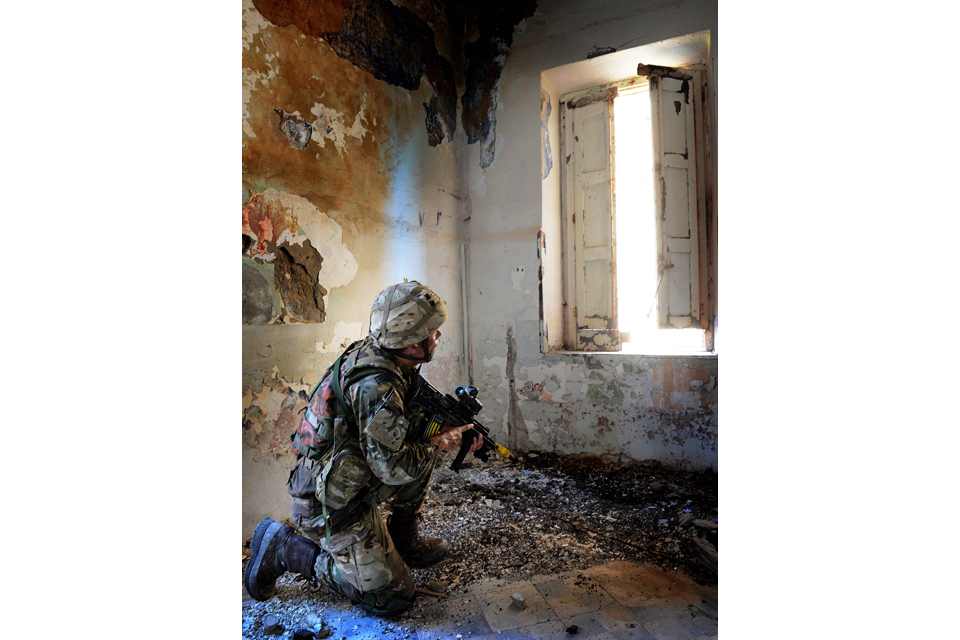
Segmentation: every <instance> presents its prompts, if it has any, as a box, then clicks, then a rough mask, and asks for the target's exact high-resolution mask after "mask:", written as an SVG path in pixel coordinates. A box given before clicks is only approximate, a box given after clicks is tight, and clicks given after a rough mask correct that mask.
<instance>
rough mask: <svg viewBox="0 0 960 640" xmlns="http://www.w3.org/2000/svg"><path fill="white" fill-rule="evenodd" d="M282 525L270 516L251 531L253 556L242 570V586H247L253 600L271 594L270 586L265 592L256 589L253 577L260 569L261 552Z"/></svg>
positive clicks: (262, 599)
mask: <svg viewBox="0 0 960 640" xmlns="http://www.w3.org/2000/svg"><path fill="white" fill-rule="evenodd" d="M283 527H284V524H283V523H282V522H277V521H276V520H273V519H271V518H264V519H263V520H261V521H260V524H258V525H257V528H256V529H255V530H254V531H253V539H252V540H251V541H250V550H251V551H252V552H253V557H252V558H250V561H249V562H248V563H247V568H246V569H244V570H243V586H244V587H246V588H247V593H249V594H250V597H251V598H253V599H254V600H259V601H261V602H263V601H264V600H267V599H269V598H270V596H271V595H273V588H272V586H271V588H269V589H267V590H266V592H262V591H260V590H259V589H257V588H256V580H255V579H254V578H255V577H256V575H257V572H258V571H260V563H261V562H263V554H265V553H266V551H267V547H269V546H270V541H271V540H273V536H275V535H276V534H277V532H278V531H280V530H281V529H283Z"/></svg>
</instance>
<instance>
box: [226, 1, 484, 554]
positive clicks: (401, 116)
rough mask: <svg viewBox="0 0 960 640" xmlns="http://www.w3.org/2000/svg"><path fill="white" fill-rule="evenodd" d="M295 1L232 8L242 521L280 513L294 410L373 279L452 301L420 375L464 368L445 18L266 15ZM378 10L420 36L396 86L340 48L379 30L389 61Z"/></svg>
mask: <svg viewBox="0 0 960 640" xmlns="http://www.w3.org/2000/svg"><path fill="white" fill-rule="evenodd" d="M388 5H389V6H388ZM258 6H259V7H262V8H263V10H264V12H267V13H269V15H265V14H264V13H262V12H261V11H260V10H258ZM297 6H298V5H296V4H295V3H289V2H282V3H274V5H271V4H270V3H268V2H261V1H260V0H255V1H254V0H244V2H243V6H242V11H243V35H242V44H243V53H242V64H243V67H242V82H243V94H242V97H243V111H242V119H241V130H242V156H241V157H242V196H243V197H242V202H241V217H242V233H241V239H242V243H241V282H242V304H241V321H242V324H243V334H242V335H243V355H242V366H243V371H242V390H241V393H242V398H243V403H242V405H243V406H242V414H241V415H242V418H241V422H242V442H243V447H242V452H243V495H244V500H243V528H244V533H245V535H249V534H250V532H251V531H252V529H253V527H254V526H255V525H256V523H257V522H258V521H259V520H260V519H261V518H263V517H264V516H270V517H274V518H277V519H283V518H285V517H288V516H289V498H288V496H287V495H286V491H285V488H284V483H285V481H286V478H287V472H288V468H289V464H290V462H291V460H292V458H291V456H290V453H289V446H290V440H289V434H290V433H291V432H292V431H293V429H294V427H295V423H296V420H297V414H298V411H299V410H300V409H301V408H302V407H303V406H304V405H305V404H306V398H307V395H306V394H307V393H308V392H309V390H310V389H311V388H312V386H313V384H315V383H316V382H317V380H319V378H320V376H321V375H322V373H323V371H324V370H325V369H326V367H327V366H329V365H330V364H331V363H332V362H333V360H334V359H335V358H336V356H337V355H338V354H339V353H340V352H341V351H342V349H343V348H344V347H345V346H346V345H348V344H349V343H351V342H353V341H354V340H357V339H360V338H362V337H363V336H364V335H365V334H366V332H367V328H368V326H367V325H368V322H369V313H370V305H371V304H372V302H373V300H374V298H375V297H376V295H377V293H378V292H379V291H380V290H382V289H383V288H384V287H386V286H388V285H390V284H393V283H395V282H399V281H402V280H403V279H404V278H408V279H417V280H420V281H422V282H424V283H427V284H428V285H430V286H431V287H432V288H434V289H435V290H436V291H437V292H438V293H440V295H441V296H442V297H443V298H444V299H445V300H447V301H448V308H449V309H450V312H451V314H450V319H449V321H448V323H447V324H446V325H445V327H444V336H445V339H444V341H443V344H441V347H440V349H439V350H438V352H437V356H436V358H435V360H434V362H432V363H430V365H428V367H427V368H425V371H424V374H425V376H426V377H427V378H428V379H429V380H430V381H431V383H433V384H434V385H435V386H437V387H438V388H450V389H452V388H453V387H455V386H456V385H457V384H461V383H462V381H463V380H464V379H465V378H466V372H465V366H464V354H463V350H462V344H463V338H462V322H463V318H462V314H461V313H460V310H459V305H458V304H457V302H458V301H459V300H460V299H461V291H460V282H461V280H460V272H461V264H460V249H459V242H460V239H461V236H462V232H463V230H462V228H461V224H462V223H461V220H462V218H464V217H466V215H465V214H464V209H465V207H468V205H469V199H468V198H466V197H465V196H464V195H462V191H463V185H462V182H463V181H462V174H463V163H462V160H461V158H462V157H463V153H462V147H463V145H465V144H466V139H465V135H464V134H463V132H462V131H460V132H457V131H456V130H455V127H454V124H455V122H454V121H452V120H451V119H450V118H449V117H448V116H450V115H451V113H452V114H453V116H454V117H455V114H456V89H455V85H453V83H454V81H455V74H454V73H453V72H452V71H451V69H452V67H451V68H450V69H445V68H444V66H443V62H442V61H441V60H440V59H439V57H438V54H439V52H445V53H446V54H447V55H449V54H450V52H451V51H454V50H455V49H456V46H459V40H458V39H456V38H454V37H453V36H452V35H451V34H450V33H448V32H447V31H446V28H445V27H443V28H441V27H440V26H437V25H439V24H441V23H442V22H443V20H445V18H442V17H441V16H440V15H439V14H438V13H437V11H436V10H435V9H434V8H433V5H432V4H431V3H424V2H406V3H397V4H391V3H389V2H379V3H366V4H364V3H352V2H351V3H347V2H325V3H324V2H321V3H309V6H310V7H313V8H316V9H320V10H319V11H314V12H309V11H308V12H303V11H300V12H299V13H298V16H299V18H304V19H307V20H308V22H307V23H304V24H302V25H300V26H303V30H301V28H300V26H298V25H296V24H290V23H287V22H284V20H281V19H279V18H278V17H277V14H276V13H270V12H276V11H279V10H280V9H283V8H284V7H285V8H287V9H291V8H292V9H296V8H297ZM306 6H307V5H306V4H305V5H303V7H306ZM303 7H301V8H303ZM351 11H352V13H351ZM378 16H379V17H378ZM398 16H399V17H398ZM299 18H298V19H299ZM414 18H415V19H414ZM384 20H387V21H389V20H393V21H394V22H393V23H391V24H393V25H394V26H395V27H396V28H398V29H401V32H400V35H406V36H409V37H411V38H419V39H420V40H423V42H420V43H419V44H417V46H416V47H415V49H416V51H419V52H420V54H419V55H420V59H419V62H418V61H417V60H412V61H407V62H409V64H410V65H412V66H410V67H409V69H408V70H409V72H410V74H413V75H416V74H418V73H423V74H424V77H426V78H427V79H428V81H427V82H420V79H421V78H420V76H417V77H416V80H417V83H413V82H412V81H411V82H406V81H405V83H406V86H401V83H399V82H390V81H388V79H385V78H384V77H383V73H381V71H382V70H381V71H378V70H377V69H374V68H370V67H369V66H365V65H363V64H361V65H358V64H355V62H354V61H352V60H347V59H344V57H342V54H344V52H345V51H347V52H350V51H352V52H354V53H350V54H349V55H354V56H356V55H360V54H356V51H357V50H358V49H357V48H358V47H359V48H362V47H363V46H366V45H367V44H370V43H371V42H375V43H377V46H378V47H381V49H379V51H381V52H386V49H383V47H387V46H388V45H390V46H392V49H391V51H390V55H389V56H387V55H386V53H384V56H385V57H384V60H387V59H389V60H394V61H395V60H397V56H396V55H395V53H396V51H397V50H398V49H399V47H398V42H399V40H398V41H395V42H393V43H392V44H391V38H379V39H377V38H372V36H375V35H378V34H376V33H373V32H372V31H371V33H370V34H366V31H365V30H375V29H376V28H379V26H378V25H380V24H381V23H383V21H384ZM310 21H313V22H310ZM314 32H317V33H323V34H330V33H334V32H336V33H338V34H340V35H339V37H338V38H336V37H330V38H329V40H328V39H325V38H318V37H314V36H312V35H309V34H310V33H314ZM368 35H369V36H371V38H372V39H371V38H368ZM379 35H383V34H379ZM394 35H395V36H396V35H397V34H394ZM428 36H429V38H428ZM397 37H399V36H397ZM427 40H430V42H432V43H433V45H432V46H433V48H431V46H430V44H429V43H428V42H427ZM455 44H456V46H454V45H455ZM368 53H370V55H373V54H374V53H376V52H375V51H374V50H373V49H370V50H369V51H368ZM377 55H379V54H377ZM431 56H433V58H431V59H430V60H427V58H430V57H431ZM418 65H419V66H418ZM394 71H396V72H397V73H400V70H396V69H395V70H394ZM384 73H387V72H384ZM389 73H393V71H389ZM411 77H412V76H411ZM431 78H433V79H431ZM444 78H446V79H444ZM408 79H409V78H408ZM448 86H453V87H454V88H453V89H452V91H451V92H450V96H451V98H450V99H444V98H443V95H444V94H443V92H444V91H447V90H448ZM435 99H436V100H435ZM425 104H426V105H431V106H430V109H429V110H428V109H425V107H424V105H425ZM445 105H446V106H445ZM451 105H452V107H451ZM451 108H452V112H451V111H450V109H451ZM445 110H446V111H445ZM428 111H430V112H432V113H433V114H434V115H433V116H431V118H430V119H431V121H432V124H431V127H432V129H431V131H430V132H428V130H427V129H426V128H425V126H424V124H425V114H427V112H428ZM445 194H452V196H453V197H451V195H445ZM441 196H443V197H441ZM424 219H429V220H430V221H432V222H433V224H423V222H422V221H423V220H424Z"/></svg>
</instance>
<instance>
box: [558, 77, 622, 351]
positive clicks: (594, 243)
mask: <svg viewBox="0 0 960 640" xmlns="http://www.w3.org/2000/svg"><path fill="white" fill-rule="evenodd" d="M615 96H616V89H613V90H611V91H608V92H607V93H606V95H603V96H596V97H591V99H586V100H582V101H576V102H569V103H567V105H566V106H567V109H568V112H567V116H568V117H569V118H572V125H573V126H572V128H571V129H569V130H568V132H567V134H568V136H570V137H572V140H568V142H569V146H568V147H567V149H572V150H573V154H572V156H573V157H572V162H573V163H574V167H573V172H572V173H573V181H572V182H573V193H572V194H571V195H572V201H573V207H572V216H573V219H572V221H571V222H572V228H573V234H572V235H573V238H572V242H571V243H570V244H572V249H573V251H574V252H575V255H576V259H575V275H574V280H575V282H576V310H575V313H574V314H573V315H574V316H575V321H576V331H575V341H576V345H575V348H576V349H579V350H582V351H619V350H620V332H619V330H618V326H617V283H616V241H615V237H616V236H615V230H614V215H613V212H614V209H613V206H614V203H613V169H612V166H611V151H612V139H613V137H612V121H611V118H610V115H611V105H612V100H613V98H614V97H615ZM598 98H599V99H598ZM578 103H579V104H578Z"/></svg>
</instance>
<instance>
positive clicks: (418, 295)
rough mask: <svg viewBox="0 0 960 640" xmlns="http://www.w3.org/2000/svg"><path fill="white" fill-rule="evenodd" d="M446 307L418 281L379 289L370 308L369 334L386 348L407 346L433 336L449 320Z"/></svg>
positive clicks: (438, 297)
mask: <svg viewBox="0 0 960 640" xmlns="http://www.w3.org/2000/svg"><path fill="white" fill-rule="evenodd" d="M447 315H448V314H447V307H446V305H444V304H443V300H441V299H440V296H438V295H437V294H436V293H434V292H433V290H431V289H430V288H429V287H425V286H424V285H422V284H420V283H419V282H417V281H416V280H412V281H410V282H401V283H399V284H395V285H391V286H389V287H387V288H386V289H384V290H383V291H381V292H380V295H378V296H377V299H376V300H374V302H373V309H371V311H370V336H371V337H372V338H373V339H374V341H375V342H376V343H377V345H378V346H380V347H383V348H385V349H404V348H406V347H411V346H413V345H415V344H417V343H419V342H422V341H423V340H424V339H425V338H428V337H430V335H432V334H433V332H434V331H436V330H437V329H439V328H440V325H442V324H443V323H444V322H446V320H447Z"/></svg>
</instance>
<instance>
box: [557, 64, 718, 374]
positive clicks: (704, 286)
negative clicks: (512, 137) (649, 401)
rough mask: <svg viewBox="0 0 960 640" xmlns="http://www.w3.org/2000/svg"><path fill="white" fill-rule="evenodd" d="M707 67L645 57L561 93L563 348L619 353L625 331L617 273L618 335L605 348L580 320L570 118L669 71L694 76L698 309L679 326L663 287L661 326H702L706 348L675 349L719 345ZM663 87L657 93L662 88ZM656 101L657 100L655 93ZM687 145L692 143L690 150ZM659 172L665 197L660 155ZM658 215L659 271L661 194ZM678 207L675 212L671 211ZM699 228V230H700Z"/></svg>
mask: <svg viewBox="0 0 960 640" xmlns="http://www.w3.org/2000/svg"><path fill="white" fill-rule="evenodd" d="M706 76H707V74H706V69H705V68H704V67H703V65H693V66H690V67H685V68H668V67H660V66H655V65H645V64H642V63H641V64H639V65H638V68H637V75H636V76H633V77H630V78H626V79H622V80H619V81H615V82H608V83H604V84H600V85H596V86H592V87H588V88H585V89H580V90H576V91H571V92H568V93H566V94H563V95H561V96H560V97H559V99H558V101H559V107H560V108H559V113H558V116H559V121H560V123H559V129H560V136H559V138H560V140H559V142H560V158H561V159H564V162H563V164H562V167H563V171H562V172H561V175H560V208H561V212H560V214H561V225H560V231H561V245H562V248H561V252H562V256H561V280H562V282H561V285H560V288H561V296H562V301H563V302H562V304H563V314H562V316H563V339H562V347H561V349H560V350H561V351H564V352H598V353H618V352H620V351H621V349H622V344H621V340H620V337H619V331H620V330H619V320H618V318H617V315H618V309H617V303H616V298H615V296H616V288H617V287H616V279H615V278H614V279H613V284H612V291H611V294H612V295H613V304H612V308H613V310H612V311H613V314H612V318H611V319H612V326H611V327H610V328H611V329H612V330H613V332H614V333H615V334H616V337H615V339H613V340H610V341H609V344H608V348H603V347H602V346H598V345H597V344H589V343H586V342H584V340H583V339H582V335H581V334H582V329H583V328H584V327H582V326H581V324H580V323H578V318H577V313H578V308H579V307H580V305H581V304H582V302H581V301H582V295H583V294H582V292H580V293H579V295H578V289H580V287H579V285H578V280H577V277H576V275H577V267H576V265H577V260H576V255H577V243H576V241H575V238H576V233H577V231H578V227H577V222H576V217H575V211H574V202H575V200H576V196H575V193H574V192H575V187H574V185H575V183H576V179H577V177H576V169H575V167H576V166H577V163H576V161H572V160H571V158H573V157H574V154H575V149H574V148H573V146H574V144H575V142H574V134H573V131H572V127H571V125H570V120H571V118H572V116H573V113H571V112H572V110H573V109H574V108H582V107H585V106H588V105H590V104H592V103H596V102H601V101H606V102H608V104H609V105H610V106H612V103H613V99H614V98H615V97H616V96H617V95H618V93H619V91H621V90H623V89H626V88H631V87H636V86H643V85H651V91H652V89H653V85H654V84H657V85H659V83H660V82H661V81H662V79H663V78H679V79H682V80H686V81H688V82H690V85H691V86H690V87H689V94H690V96H691V97H692V101H691V105H690V109H691V110H692V116H693V117H692V120H693V129H694V131H693V133H692V135H693V147H694V148H693V150H692V151H693V156H694V158H693V162H692V163H691V164H690V167H691V169H692V171H693V172H694V173H693V177H691V178H689V179H690V180H693V182H691V183H689V184H688V192H687V198H688V204H689V206H690V207H692V209H691V214H690V215H691V218H690V219H689V222H690V229H689V234H690V237H689V242H691V243H693V245H692V246H693V249H694V253H695V254H696V256H695V257H696V264H695V267H694V268H693V272H694V273H693V275H692V277H690V278H689V279H688V281H689V282H691V283H693V286H695V291H692V292H691V304H694V305H695V306H696V309H694V308H691V309H690V321H689V322H688V323H687V324H686V325H683V323H678V322H677V321H676V320H674V321H673V323H672V324H673V326H670V325H671V321H670V319H669V318H666V317H665V313H666V310H665V307H666V306H667V305H666V304H664V294H663V293H661V292H660V289H659V288H658V305H657V306H658V308H659V309H660V312H659V313H660V315H661V318H660V330H661V331H673V330H678V331H682V330H684V329H683V326H686V327H689V328H697V329H701V330H703V332H704V333H703V337H704V340H703V345H702V350H697V351H690V352H687V351H686V350H679V349H678V350H677V351H676V353H681V352H682V353H683V354H684V355H707V354H710V353H713V352H715V350H714V347H715V344H714V331H713V325H714V317H713V315H714V314H713V304H712V301H711V296H710V294H711V287H710V284H711V281H712V279H711V262H712V258H711V253H712V252H711V250H710V249H711V238H710V237H709V235H708V234H709V231H708V227H709V225H708V220H707V216H708V212H707V193H708V192H709V191H710V188H711V185H709V184H708V180H707V175H708V173H711V172H710V171H709V170H708V167H707V164H708V162H709V159H708V157H707V140H706V137H707V132H708V131H709V126H708V110H707V105H706V104H705V102H706V101H705V99H704V97H705V95H706V89H707V87H706ZM658 95H659V94H658ZM652 102H656V100H652ZM654 113H656V112H655V111H652V115H651V119H652V120H654V121H655V122H656V124H655V126H654V127H653V129H654V131H653V140H654V149H655V158H657V157H658V156H659V153H660V149H661V146H660V144H659V139H660V135H661V131H660V129H661V125H662V121H660V120H657V119H656V116H655V115H653V114H654ZM608 117H609V120H608V122H609V126H608V135H609V140H608V145H609V158H608V164H609V167H610V179H609V184H610V195H609V197H610V207H611V210H610V216H611V218H612V220H611V229H610V232H611V238H610V243H611V255H612V261H613V262H612V266H611V269H612V272H613V274H614V275H615V274H616V245H617V238H616V222H615V220H616V213H615V211H616V209H615V207H616V202H615V195H614V194H615V180H616V177H615V175H614V173H613V158H614V157H615V155H616V149H615V145H614V133H615V127H616V122H615V118H614V117H613V112H612V109H610V110H609V111H608ZM688 151H689V150H688ZM656 165H657V166H656V172H655V180H654V182H655V183H656V184H655V192H656V193H657V194H658V195H657V198H658V199H659V198H660V189H661V184H662V183H661V179H662V176H663V173H662V172H663V168H662V166H661V164H660V162H659V161H656ZM689 185H694V187H693V190H692V193H691V192H690V189H689ZM657 209H658V211H657V215H658V216H661V220H660V221H658V223H657V233H658V236H659V238H658V253H659V256H658V264H659V265H660V267H659V269H660V273H661V274H663V273H664V271H666V270H667V269H669V264H670V263H669V261H668V260H665V259H664V247H665V246H666V244H665V242H666V239H665V238H664V237H663V233H664V228H665V226H666V225H665V224H664V223H663V219H662V216H663V212H662V211H660V205H659V201H658V204H657ZM672 215H673V214H672ZM694 236H695V237H694ZM677 324H681V327H677V326H676V325H677Z"/></svg>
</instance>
